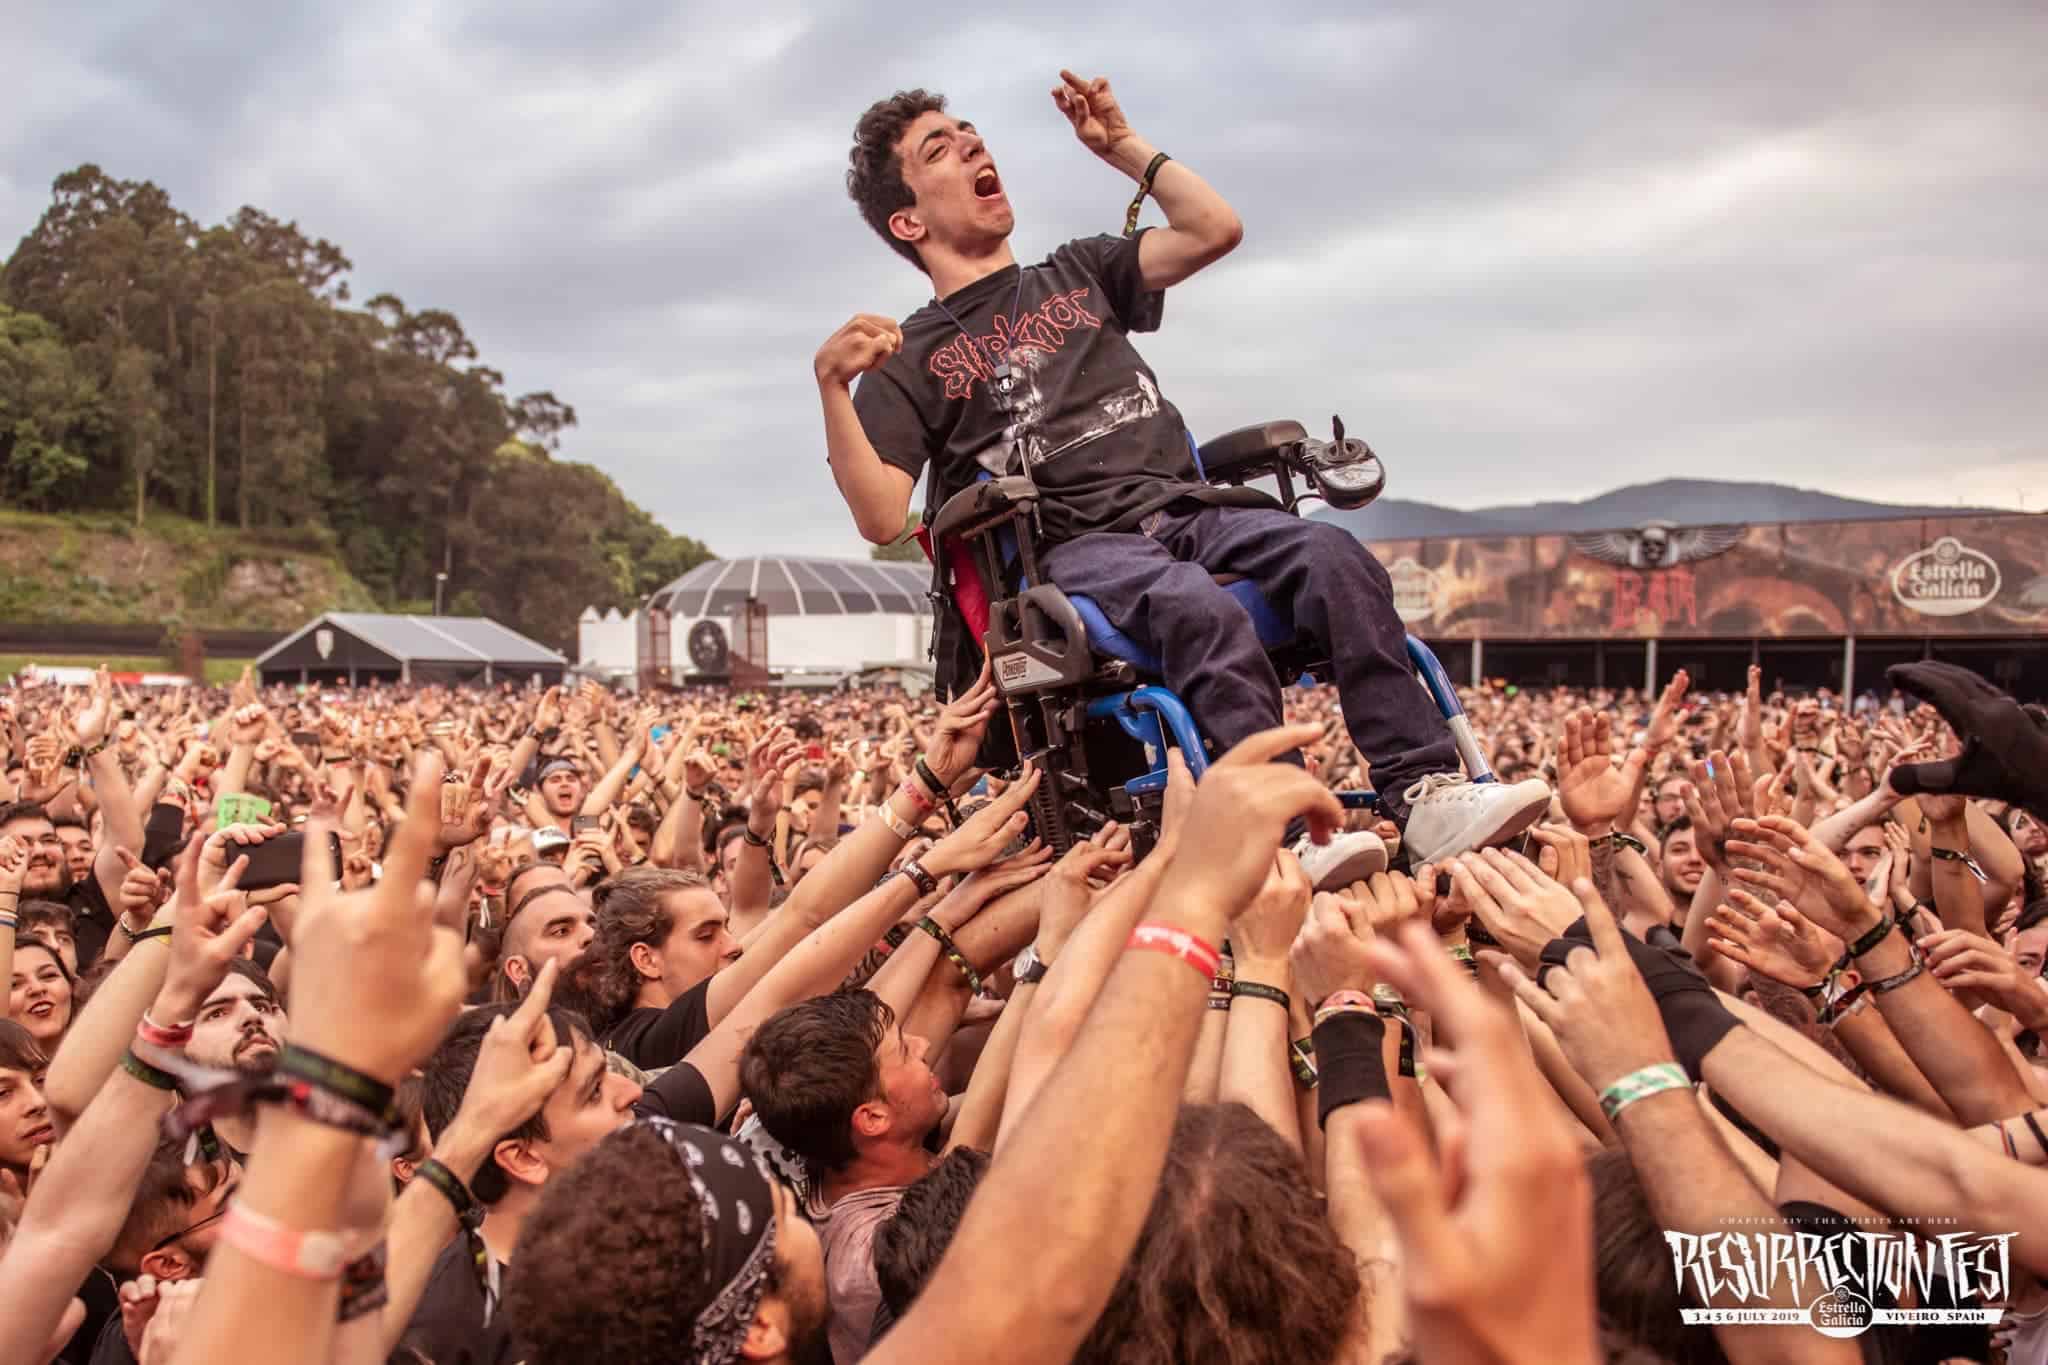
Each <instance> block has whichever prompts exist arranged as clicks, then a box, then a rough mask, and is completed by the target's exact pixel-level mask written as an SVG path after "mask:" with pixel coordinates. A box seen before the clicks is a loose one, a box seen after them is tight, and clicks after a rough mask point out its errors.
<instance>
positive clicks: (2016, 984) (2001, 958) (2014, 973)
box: [1919, 929, 2048, 1028]
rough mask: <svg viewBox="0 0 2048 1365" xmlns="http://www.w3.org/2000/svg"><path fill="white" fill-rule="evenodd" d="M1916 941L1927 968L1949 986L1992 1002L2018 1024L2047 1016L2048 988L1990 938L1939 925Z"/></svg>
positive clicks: (2030, 1024)
mask: <svg viewBox="0 0 2048 1365" xmlns="http://www.w3.org/2000/svg"><path fill="white" fill-rule="evenodd" d="M1919 944H1920V950H1921V951H1922V952H1923V953H1925V954H1926V955H1927V970H1929V971H1931V972H1933V973H1934V979H1935V980H1937V981H1939V982H1940V983H1941V984H1942V985H1944V986H1946V987H1948V988H1949V989H1950V990H1952V991H1955V992H1957V993H1958V994H1964V993H1967V994H1968V995H1969V996H1974V997H1976V998H1977V999H1978V1000H1981V1001H1985V1002H1988V1003H1990V1004H1993V1005H1996V1006H1997V1007H1998V1008H1999V1009H2002V1010H2004V1011H2005V1012H2006V1013H2007V1014H2010V1015H2011V1016H2013V1018H2015V1019H2017V1020H2019V1021H2020V1026H2021V1027H2022V1028H2033V1027H2036V1026H2037V1025H2038V1024H2039V1023H2040V1022H2041V1021H2042V1020H2043V1019H2044V1018H2048V990H2043V989H2042V983H2041V978H2039V977H2038V976H2029V975H2028V974H2027V973H2026V972H2024V971H2022V970H2020V965H2019V963H2017V962H2015V961H2013V958H2012V954H2011V953H2008V952H2006V951H2005V949H2003V948H2001V947H1999V946H1998V945H1997V944H1995V943H1993V942H1992V941H1991V940H1990V939H1988V938H1985V937H1984V936H1983V935H1981V934H1973V933H1971V932H1970V931H1969V930H1967V929H1943V930H1940V931H1938V932H1936V933H1932V934H1928V935H1926V936H1925V937H1923V938H1921V939H1920V940H1919ZM1965 1003H1967V1000H1966V1002H1965Z"/></svg>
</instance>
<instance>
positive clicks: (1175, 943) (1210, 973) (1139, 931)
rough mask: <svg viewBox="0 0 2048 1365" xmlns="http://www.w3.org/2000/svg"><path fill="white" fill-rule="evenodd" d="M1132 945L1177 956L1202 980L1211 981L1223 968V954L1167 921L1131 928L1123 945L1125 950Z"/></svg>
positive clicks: (1129, 948) (1148, 950) (1132, 946)
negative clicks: (1198, 974) (1198, 973)
mask: <svg viewBox="0 0 2048 1365" xmlns="http://www.w3.org/2000/svg"><path fill="white" fill-rule="evenodd" d="M1133 948H1142V949H1144V950H1145V951H1147V952H1153V953H1165V954H1167V955H1168V956H1169V957H1177V958H1179V959H1180V960H1181V961H1182V962H1185V963H1187V964H1188V965H1189V966H1190V967H1193V968H1194V969H1195V970H1196V971H1198V972H1200V973H1201V974H1202V980H1203V982H1204V983H1208V982H1212V981H1213V980H1214V979H1215V978H1216V977H1217V976H1218V975H1220V974H1221V973H1222V971H1223V954H1221V953H1219V952H1217V951H1216V950H1215V949H1214V948H1212V947H1211V946H1209V944H1207V943H1205V942H1203V941H1202V939H1200V938H1199V937H1197V936H1196V935H1194V934H1191V933H1189V932H1188V931H1187V930H1185V929H1180V928H1176V927H1175V926H1173V925H1171V924H1153V923H1146V924H1141V925H1139V926H1138V927H1137V928H1135V929H1133V930H1131V937H1130V941H1129V942H1128V943H1126V944H1124V949H1125V951H1127V952H1128V951H1130V950H1131V949H1133Z"/></svg>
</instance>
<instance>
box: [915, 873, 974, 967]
mask: <svg viewBox="0 0 2048 1365" xmlns="http://www.w3.org/2000/svg"><path fill="white" fill-rule="evenodd" d="M912 866H916V864H912ZM918 870H919V871H923V870H924V869H922V868H919V869H918ZM917 927H918V928H920V929H922V930H924V931H925V932H926V933H927V934H930V935H931V936H932V937H933V938H935V939H937V940H938V942H939V951H940V952H941V953H943V954H945V957H946V961H948V962H950V963H952V964H953V965H954V966H955V967H958V968H959V969H960V975H962V976H964V977H966V978H967V993H968V994H969V995H980V994H981V973H980V972H977V971H975V970H974V964H973V963H971V962H969V961H968V960H967V958H966V956H965V955H964V954H963V953H961V951H960V949H959V948H958V947H957V946H956V945H955V944H954V942H953V936H952V935H951V934H949V933H947V932H946V926H945V925H943V924H941V923H939V922H938V921H937V920H935V919H933V918H932V917H931V916H930V915H926V916H925V917H924V918H923V919H921V920H919V921H918V922H917Z"/></svg>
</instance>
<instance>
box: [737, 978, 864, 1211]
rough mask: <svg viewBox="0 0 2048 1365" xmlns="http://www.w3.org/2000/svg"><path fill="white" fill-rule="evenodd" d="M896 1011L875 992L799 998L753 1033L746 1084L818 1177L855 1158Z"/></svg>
mask: <svg viewBox="0 0 2048 1365" xmlns="http://www.w3.org/2000/svg"><path fill="white" fill-rule="evenodd" d="M895 1026H896V1011H894V1010H892V1009H890V1008H889V1002H888V1001H886V1000H884V999H882V997H880V996H879V995H876V994H875V993H874V992H873V991H840V992H837V993H835V994H832V995H821V996H818V997H817V998H815V999H812V1000H804V1001H800V1002H798V1003H797V1004H794V1005H791V1006H789V1007H788V1008H786V1009H784V1010H781V1011H779V1012H778V1013H776V1014H775V1015H774V1016H773V1017H771V1018H770V1019H769V1020H768V1022H767V1023H765V1024H763V1025H761V1027H760V1028H758V1029H756V1030H755V1031H754V1036H753V1037H752V1038H750V1039H748V1040H747V1050H746V1052H745V1053H744V1054H743V1055H742V1056H741V1058H740V1089H741V1091H742V1092H743V1093H745V1095H746V1097H747V1098H748V1099H749V1100H752V1101H753V1103H754V1113H755V1115H756V1116H758V1117H759V1118H760V1120H761V1126H762V1127H763V1128H766V1129H767V1130H768V1134H769V1136H770V1137H773V1138H774V1139H775V1140H776V1141H777V1142H779V1143H781V1144H782V1145H783V1146H784V1147H787V1148H788V1149H789V1150H790V1151H792V1152H795V1153H796V1154H797V1155H798V1156H800V1157H802V1158H803V1159H804V1160H805V1161H807V1162H809V1163H810V1166H811V1170H812V1172H813V1174H822V1173H824V1172H826V1171H834V1170H838V1169H839V1168H840V1167H842V1166H845V1165H846V1164H847V1163H848V1162H850V1161H852V1160H853V1158H854V1156H855V1155H856V1153H855V1152H854V1147H853V1111H854V1110H856V1109H858V1108H860V1107H861V1105H863V1104H865V1103H867V1102H868V1101H869V1100H871V1099H873V1098H874V1097H875V1095H876V1093H877V1092H878V1091H879V1090H880V1088H881V1083H882V1077H881V1067H880V1066H879V1065H878V1064H877V1063H876V1061H875V1049H877V1048H879V1047H880V1046H881V1045H882V1039H883V1038H884V1037H886V1036H887V1035H888V1033H889V1030H890V1029H892V1028H894V1027H895Z"/></svg>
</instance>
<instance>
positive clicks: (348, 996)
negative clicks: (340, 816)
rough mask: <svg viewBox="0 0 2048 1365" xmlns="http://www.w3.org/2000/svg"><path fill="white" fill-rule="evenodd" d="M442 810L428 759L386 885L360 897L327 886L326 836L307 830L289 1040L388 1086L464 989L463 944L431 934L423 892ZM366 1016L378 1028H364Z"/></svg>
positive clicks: (434, 1039)
mask: <svg viewBox="0 0 2048 1365" xmlns="http://www.w3.org/2000/svg"><path fill="white" fill-rule="evenodd" d="M440 805H441V760H440V757H439V756H438V755H435V754H431V753H429V754H427V755H425V756H424V757H422V758H421V760H420V761H419V763H418V764H416V765H415V767H414V770H413V776H412V785H411V788H410V792H409V799H408V801H407V804H406V812H405V818H404V820H402V821H401V822H400V823H399V824H398V825H397V827H396V828H394V829H393V830H392V832H391V837H390V838H389V839H388V840H387V841H386V845H385V850H384V877H383V880H382V881H380V882H378V884H377V885H376V886H375V887H372V888H370V889H368V890H364V891H354V892H347V893H341V892H337V891H336V890H334V889H333V887H332V886H331V885H330V884H329V883H328V882H327V880H326V877H325V875H324V874H325V871H326V870H325V869H324V868H322V867H321V866H320V863H321V862H323V861H324V860H325V859H326V856H327V854H326V849H325V843H326V839H325V831H324V830H321V831H318V835H317V837H316V833H315V831H314V830H313V829H312V828H311V827H309V828H308V831H307V836H308V837H307V839H306V850H307V854H306V871H305V873H304V875H303V876H302V877H301V878H300V881H301V884H302V885H303V886H304V888H305V889H304V891H303V892H302V895H301V905H300V909H299V914H298V921H297V924H296V926H295V929H294V934H293V946H294V948H295V949H296V950H297V951H296V952H295V954H294V958H295V962H294V968H293V972H292V1040H293V1041H294V1042H296V1043H300V1044H302V1045H303V1046H305V1047H308V1048H310V1049H312V1050H313V1051H315V1052H318V1053H321V1054H323V1055H325V1056H328V1057H330V1058H333V1059H334V1060H336V1061H338V1062H341V1063H342V1064H343V1065H345V1066H351V1067H354V1068H355V1069H356V1070H358V1071H362V1072H365V1073H366V1074H368V1075H370V1076H373V1077H375V1078H377V1079H378V1080H381V1081H384V1082H386V1083H387V1084H391V1085H396V1084H397V1083H398V1082H399V1081H400V1080H402V1079H403V1078H404V1076H405V1074H406V1072H407V1071H409V1070H410V1069H411V1068H412V1067H413V1066H414V1065H416V1064H417V1063H418V1062H419V1060H420V1059H421V1058H422V1057H424V1056H426V1055H427V1053H428V1052H430V1051H431V1050H432V1049H433V1048H434V1046H435V1045H436V1044H437V1043H439V1042H440V1040H441V1037H442V1035H443V1034H444V1033H445V1032H446V1031H447V1028H448V1024H449V1021H450V1020H452V1019H453V1018H454V1017H455V1012H456V1010H457V1009H459V1008H460V1007H461V1003H462V997H463V995H464V994H465V993H466V989H467V978H466V975H465V973H464V971H463V967H462V939H461V937H460V936H459V935H458V934H456V933H455V932H454V931H453V930H449V929H439V928H436V927H435V925H434V897H433V893H432V889H431V888H430V887H426V886H424V885H422V882H423V879H424V878H425V876H426V871H427V862H428V860H429V859H430V858H431V857H432V856H433V855H434V851H435V846H436V841H435V833H436V831H437V830H438V829H439V828H440V816H441V810H440ZM366 1019H374V1020H376V1021H377V1027H376V1028H374V1029H371V1028H365V1027H363V1021H364V1020H366Z"/></svg>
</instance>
